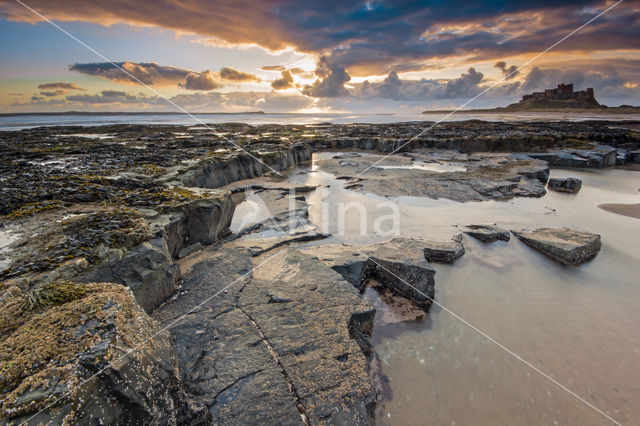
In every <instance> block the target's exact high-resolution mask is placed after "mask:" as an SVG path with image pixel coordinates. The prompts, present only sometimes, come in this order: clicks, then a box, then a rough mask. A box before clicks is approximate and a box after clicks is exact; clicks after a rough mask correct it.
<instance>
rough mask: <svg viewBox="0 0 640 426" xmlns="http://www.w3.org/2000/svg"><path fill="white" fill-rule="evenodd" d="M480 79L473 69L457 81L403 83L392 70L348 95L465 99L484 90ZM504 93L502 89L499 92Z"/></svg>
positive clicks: (356, 87)
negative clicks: (381, 79)
mask: <svg viewBox="0 0 640 426" xmlns="http://www.w3.org/2000/svg"><path fill="white" fill-rule="evenodd" d="M482 78H483V75H482V73H480V72H478V71H476V70H475V69H474V68H469V70H468V71H467V72H466V73H463V74H461V75H460V77H459V78H455V79H451V80H444V81H443V80H428V79H424V78H423V79H420V80H403V79H401V78H400V77H399V76H398V74H397V73H396V72H395V71H391V72H390V73H389V75H388V76H387V77H386V78H385V79H384V80H383V81H381V82H373V83H372V82H369V81H366V80H365V81H364V82H363V83H362V84H360V85H354V86H355V88H354V90H353V91H352V92H351V94H352V96H354V97H356V98H359V99H375V98H382V99H393V100H412V101H418V100H423V101H431V100H441V99H464V98H472V97H473V96H475V95H477V94H478V93H479V92H480V91H481V90H482V89H483V88H482V86H480V83H481V82H482ZM516 87H517V86H516ZM504 90H505V89H504V88H502V91H504ZM508 90H509V91H513V90H514V88H513V87H511V88H509V89H508Z"/></svg>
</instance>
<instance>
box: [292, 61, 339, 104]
mask: <svg viewBox="0 0 640 426" xmlns="http://www.w3.org/2000/svg"><path fill="white" fill-rule="evenodd" d="M316 75H317V76H318V77H319V78H318V79H317V80H316V81H315V82H314V83H313V85H310V86H305V88H304V90H303V91H302V93H304V94H305V95H307V96H313V97H316V98H333V97H337V96H347V95H348V91H347V89H346V88H345V87H344V84H345V83H346V82H348V81H349V80H351V76H349V74H348V73H347V70H346V69H345V68H344V67H343V66H341V65H338V64H335V63H334V64H332V63H330V62H329V60H328V59H327V57H325V56H322V57H321V58H320V60H319V61H318V64H317V67H316Z"/></svg>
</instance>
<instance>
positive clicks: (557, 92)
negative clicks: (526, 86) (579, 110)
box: [520, 83, 597, 103]
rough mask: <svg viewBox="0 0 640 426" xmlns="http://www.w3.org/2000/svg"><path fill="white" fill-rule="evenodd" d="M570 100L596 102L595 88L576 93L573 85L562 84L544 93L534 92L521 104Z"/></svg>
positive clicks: (523, 98)
mask: <svg viewBox="0 0 640 426" xmlns="http://www.w3.org/2000/svg"><path fill="white" fill-rule="evenodd" d="M569 99H573V100H576V101H581V102H596V98H595V96H594V93H593V88H591V87H590V88H588V89H587V90H578V91H577V92H574V91H573V83H569V84H563V83H560V84H558V87H557V88H556V89H546V90H545V91H544V92H534V93H531V94H529V95H524V96H523V97H522V100H521V101H520V102H525V101H538V100H540V101H544V100H569ZM596 103H597V102H596Z"/></svg>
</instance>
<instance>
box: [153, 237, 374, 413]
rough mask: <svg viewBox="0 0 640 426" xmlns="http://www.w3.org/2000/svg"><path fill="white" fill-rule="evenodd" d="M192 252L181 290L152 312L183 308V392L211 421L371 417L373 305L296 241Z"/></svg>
mask: <svg viewBox="0 0 640 426" xmlns="http://www.w3.org/2000/svg"><path fill="white" fill-rule="evenodd" d="M267 256H270V257H271V258H270V259H269V260H268V262H266V263H265V264H264V265H262V266H258V265H261V262H263V261H264V260H266V257H267ZM190 262H191V263H192V266H191V270H190V271H189V272H187V273H185V285H184V287H183V291H182V292H181V294H179V295H178V296H177V297H176V298H174V299H173V300H172V301H170V302H169V303H167V304H165V305H163V306H162V307H161V308H159V309H158V310H156V311H155V312H154V313H153V316H154V317H155V318H156V319H158V320H160V321H161V322H163V323H171V322H172V321H174V320H175V319H176V318H179V317H180V316H182V315H185V314H186V316H185V317H184V319H182V320H180V321H179V322H177V323H176V324H175V325H173V326H172V327H171V328H170V332H171V334H172V336H173V339H174V340H175V345H176V351H177V354H178V358H179V364H180V370H181V374H182V375H183V379H184V381H185V383H186V384H187V392H188V393H189V395H190V397H191V398H192V399H193V400H194V401H195V403H196V404H201V405H203V406H206V407H207V409H208V411H209V413H210V414H211V421H212V422H213V423H216V424H246V423H256V422H260V423H263V422H266V423H271V424H274V423H277V424H300V423H310V424H336V423H348V424H370V423H371V422H372V416H373V409H374V407H375V398H376V391H375V388H374V386H373V384H372V382H371V381H370V379H369V359H368V355H369V354H365V352H366V348H368V338H369V337H370V334H371V328H372V326H373V317H374V315H375V311H374V310H373V308H372V307H371V305H369V304H368V303H366V302H363V301H362V300H361V299H360V297H359V296H358V292H357V290H356V289H355V288H353V286H351V285H350V284H349V283H348V282H346V281H344V280H343V279H342V277H341V276H340V275H339V274H337V273H336V272H334V271H333V270H331V269H330V268H328V267H327V266H325V265H324V264H322V263H321V262H319V261H318V260H317V259H316V258H315V257H313V256H311V255H308V254H304V253H301V252H300V251H298V250H296V249H292V248H285V249H282V251H280V252H276V253H269V254H267V255H263V256H262V257H258V258H254V262H255V264H254V265H252V259H251V257H250V255H249V254H248V253H247V252H246V251H242V250H240V249H237V248H236V249H233V250H232V249H226V248H224V247H223V248H221V249H219V250H215V251H213V250H204V251H203V252H201V254H199V257H198V259H196V260H194V259H191V260H190ZM252 268H253V270H252ZM230 284H231V285H230ZM213 295H216V296H215V297H212V296H213ZM203 302H204V303H203ZM194 306H196V308H195V309H193V307H194ZM363 348H365V351H363ZM265 416H266V417H265Z"/></svg>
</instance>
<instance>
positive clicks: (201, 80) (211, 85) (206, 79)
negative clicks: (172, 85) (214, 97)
mask: <svg viewBox="0 0 640 426" xmlns="http://www.w3.org/2000/svg"><path fill="white" fill-rule="evenodd" d="M178 85H179V86H180V87H182V88H183V89H188V90H206V91H208V90H215V89H219V88H221V87H222V84H221V83H220V82H218V81H217V80H216V77H215V75H214V74H213V73H212V72H211V71H203V72H201V73H195V72H192V73H189V74H187V79H186V81H185V83H184V84H182V83H180V84H178Z"/></svg>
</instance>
